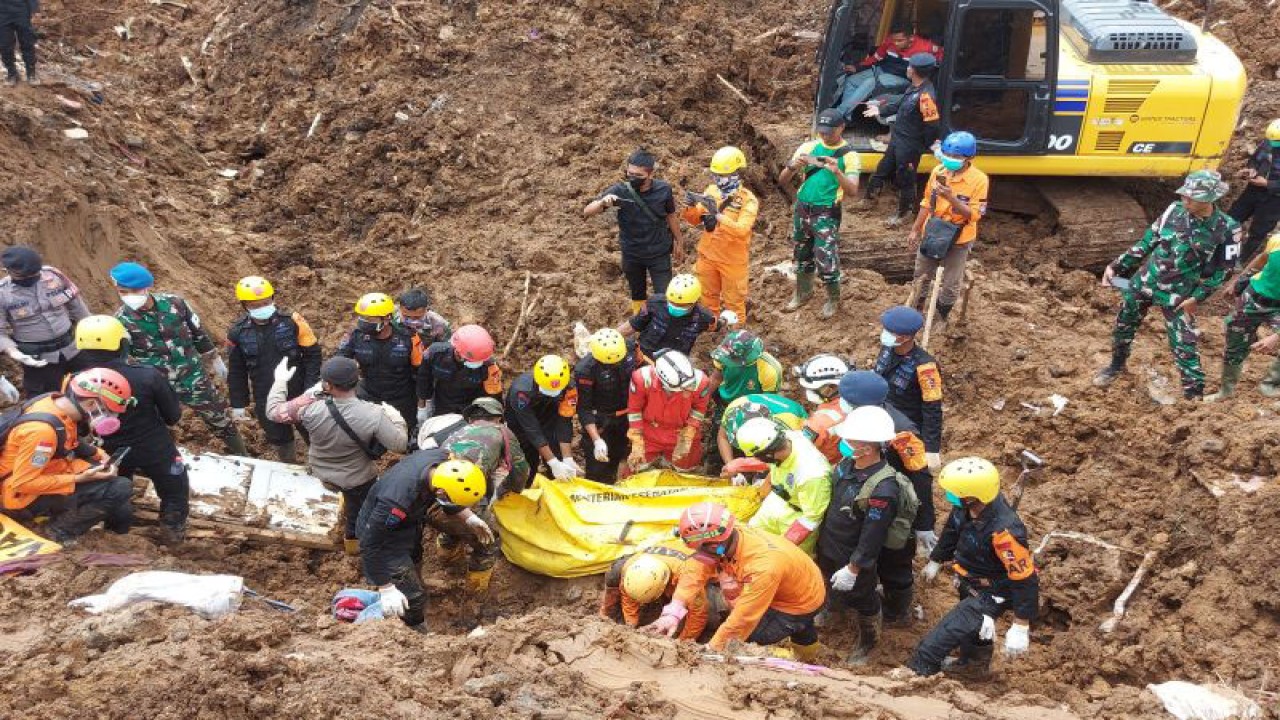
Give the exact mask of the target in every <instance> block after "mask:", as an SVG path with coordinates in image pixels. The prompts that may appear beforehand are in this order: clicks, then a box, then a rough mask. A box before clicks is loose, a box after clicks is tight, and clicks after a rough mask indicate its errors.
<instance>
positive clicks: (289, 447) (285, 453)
mask: <svg viewBox="0 0 1280 720" xmlns="http://www.w3.org/2000/svg"><path fill="white" fill-rule="evenodd" d="M275 448H276V457H278V458H280V462H282V463H288V464H290V465H296V464H297V463H298V448H297V447H296V446H295V445H294V444H293V441H292V440H290V441H289V442H287V443H284V444H283V445H276V446H275Z"/></svg>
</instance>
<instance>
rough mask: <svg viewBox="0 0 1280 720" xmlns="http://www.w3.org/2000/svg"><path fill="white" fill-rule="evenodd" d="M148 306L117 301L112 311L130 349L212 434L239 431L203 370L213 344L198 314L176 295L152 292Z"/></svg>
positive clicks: (220, 396)
mask: <svg viewBox="0 0 1280 720" xmlns="http://www.w3.org/2000/svg"><path fill="white" fill-rule="evenodd" d="M151 298H152V301H153V306H152V307H151V308H143V309H141V310H133V309H131V308H129V307H121V308H120V309H119V310H117V311H116V317H117V318H119V319H120V322H121V323H122V324H123V325H124V327H125V330H127V331H128V332H129V355H130V357H132V358H134V359H135V360H137V361H138V362H140V363H142V364H143V365H150V366H151V367H154V368H156V369H158V370H161V371H162V372H164V373H165V374H166V375H167V376H168V378H169V382H170V383H171V384H172V385H173V389H174V390H175V391H177V393H178V399H179V400H181V401H182V404H183V405H186V406H187V407H189V408H191V409H192V410H194V411H195V413H196V414H197V415H199V416H200V419H201V420H203V421H204V422H205V424H206V425H208V426H209V429H210V430H212V431H213V432H214V434H215V435H217V436H218V437H220V438H222V439H223V440H227V439H228V438H230V437H232V436H237V437H238V435H239V433H238V431H237V430H236V428H235V426H234V425H233V424H232V423H231V417H230V415H228V414H227V401H226V400H225V399H224V398H223V397H222V395H221V394H220V393H219V392H218V389H217V388H216V387H215V386H214V384H213V381H212V379H210V378H209V375H208V373H207V372H205V369H204V364H203V363H202V362H201V359H200V358H201V356H202V355H204V354H206V353H209V352H212V351H213V350H214V348H215V345H214V342H213V338H212V337H210V336H209V332H208V331H207V330H205V329H204V326H202V325H201V324H200V316H199V315H196V313H195V311H194V310H192V309H191V307H190V306H189V305H187V303H186V301H185V300H183V299H182V298H180V297H178V296H177V295H170V294H168V293H151Z"/></svg>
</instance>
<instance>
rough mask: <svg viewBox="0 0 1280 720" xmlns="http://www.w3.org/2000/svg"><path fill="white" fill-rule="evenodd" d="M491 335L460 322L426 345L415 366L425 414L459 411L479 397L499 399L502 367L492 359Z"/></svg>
mask: <svg viewBox="0 0 1280 720" xmlns="http://www.w3.org/2000/svg"><path fill="white" fill-rule="evenodd" d="M493 347H494V346H493V338H492V337H490V336H489V332H488V331H487V330H485V329H484V328H482V327H480V326H479V325H463V326H462V327H460V328H458V329H457V331H456V332H454V333H453V336H452V337H450V338H449V339H448V340H447V341H444V342H437V343H433V344H432V345H431V346H430V347H428V348H427V352H426V355H425V356H424V357H423V359H422V367H420V368H419V369H418V397H420V398H423V399H424V400H425V401H426V405H425V410H426V412H425V413H424V416H425V417H423V418H422V422H425V421H426V418H429V417H432V416H436V415H448V414H450V413H460V412H462V411H463V410H465V409H466V408H467V406H469V405H470V404H471V403H472V401H474V400H476V399H477V398H481V397H485V396H488V397H491V398H497V399H498V400H499V401H501V400H502V369H501V368H499V367H498V363H497V362H496V361H495V360H494V359H493Z"/></svg>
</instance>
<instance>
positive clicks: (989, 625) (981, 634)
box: [978, 615, 1012, 640]
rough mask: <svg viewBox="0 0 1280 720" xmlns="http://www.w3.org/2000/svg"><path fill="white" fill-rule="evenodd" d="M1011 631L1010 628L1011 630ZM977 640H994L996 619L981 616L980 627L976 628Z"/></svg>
mask: <svg viewBox="0 0 1280 720" xmlns="http://www.w3.org/2000/svg"><path fill="white" fill-rule="evenodd" d="M1011 629H1012V628H1011ZM978 639H979V640H995V639H996V619H995V618H993V617H991V616H990V615H983V616H982V627H980V628H978Z"/></svg>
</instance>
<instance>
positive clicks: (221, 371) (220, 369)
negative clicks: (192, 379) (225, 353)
mask: <svg viewBox="0 0 1280 720" xmlns="http://www.w3.org/2000/svg"><path fill="white" fill-rule="evenodd" d="M209 367H211V368H213V374H214V375H217V376H218V379H219V380H226V379H227V364H226V363H224V362H222V358H221V357H219V356H217V355H214V356H213V359H212V360H210V361H209Z"/></svg>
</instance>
